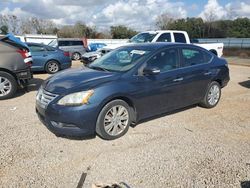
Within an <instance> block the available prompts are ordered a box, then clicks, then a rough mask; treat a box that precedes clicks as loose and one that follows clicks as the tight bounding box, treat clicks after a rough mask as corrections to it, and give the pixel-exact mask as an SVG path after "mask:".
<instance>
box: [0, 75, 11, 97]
mask: <svg viewBox="0 0 250 188" xmlns="http://www.w3.org/2000/svg"><path fill="white" fill-rule="evenodd" d="M11 87H12V86H11V83H10V81H9V80H8V79H7V78H5V77H0V96H1V97H3V96H6V95H8V94H9V93H10V91H11Z"/></svg>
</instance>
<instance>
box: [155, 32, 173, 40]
mask: <svg viewBox="0 0 250 188" xmlns="http://www.w3.org/2000/svg"><path fill="white" fill-rule="evenodd" d="M156 42H171V34H170V33H163V34H161V35H160V37H159V38H158V39H157V41H156Z"/></svg>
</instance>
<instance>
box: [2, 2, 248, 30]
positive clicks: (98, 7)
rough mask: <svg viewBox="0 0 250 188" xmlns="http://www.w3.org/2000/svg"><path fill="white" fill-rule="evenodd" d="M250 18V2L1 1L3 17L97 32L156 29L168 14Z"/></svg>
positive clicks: (178, 16)
mask: <svg viewBox="0 0 250 188" xmlns="http://www.w3.org/2000/svg"><path fill="white" fill-rule="evenodd" d="M211 10H212V11H214V13H215V15H216V19H220V18H225V19H228V18H235V17H248V18H250V0H242V1H239V0H229V1H225V0H186V1H183V0H180V1H179V0H176V1H175V0H1V2H0V13H1V14H15V15H17V16H23V17H30V16H35V17H39V18H44V19H51V20H53V21H55V22H56V23H57V24H74V23H75V22H76V21H82V22H84V23H86V24H87V25H95V26H96V27H97V29H105V28H106V29H108V28H109V27H110V26H111V25H118V24H122V25H126V26H129V27H132V28H134V29H136V30H145V29H153V28H154V26H155V24H154V23H155V19H156V17H157V15H159V14H162V13H165V12H167V13H168V14H171V15H173V16H175V17H177V18H185V17H198V16H200V17H203V18H204V17H205V15H206V13H207V12H210V11H211Z"/></svg>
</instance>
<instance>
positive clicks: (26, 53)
mask: <svg viewBox="0 0 250 188" xmlns="http://www.w3.org/2000/svg"><path fill="white" fill-rule="evenodd" d="M17 52H18V53H20V54H21V56H22V57H23V58H24V59H25V58H27V57H29V55H28V52H27V51H26V50H17Z"/></svg>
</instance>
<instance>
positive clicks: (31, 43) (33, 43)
mask: <svg viewBox="0 0 250 188" xmlns="http://www.w3.org/2000/svg"><path fill="white" fill-rule="evenodd" d="M26 44H27V45H38V46H46V45H45V44H42V43H35V42H26Z"/></svg>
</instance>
